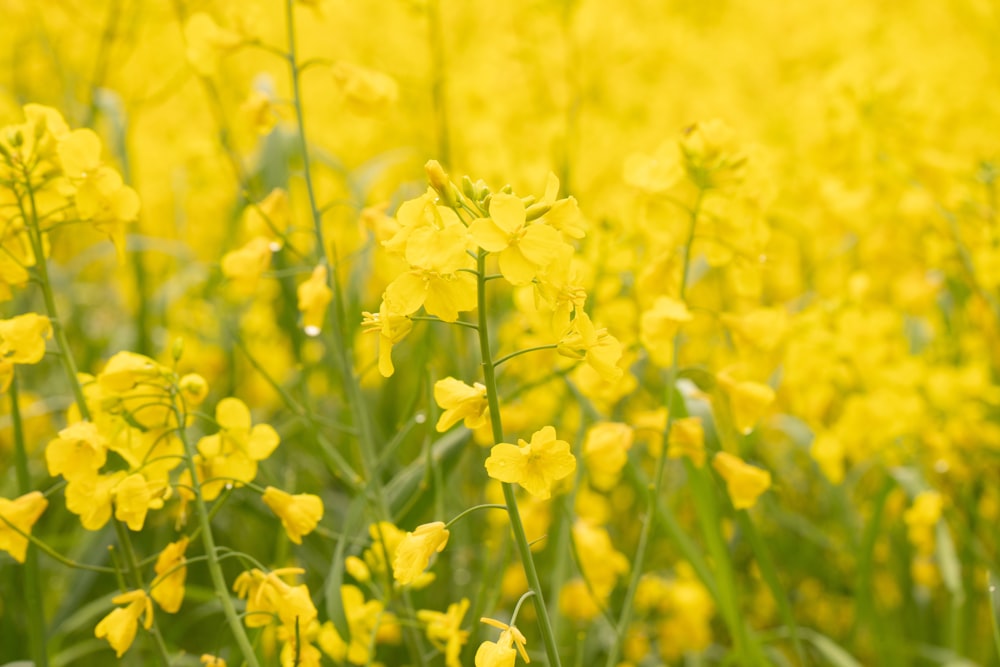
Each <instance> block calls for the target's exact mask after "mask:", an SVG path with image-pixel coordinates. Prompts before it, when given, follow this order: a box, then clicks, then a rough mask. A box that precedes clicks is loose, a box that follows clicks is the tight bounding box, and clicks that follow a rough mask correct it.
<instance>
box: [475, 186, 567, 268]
mask: <svg viewBox="0 0 1000 667" xmlns="http://www.w3.org/2000/svg"><path fill="white" fill-rule="evenodd" d="M469 235H470V236H471V237H472V238H473V239H474V240H475V241H476V243H477V244H478V245H479V247H480V248H482V249H483V250H486V251H487V252H495V253H499V261H500V273H502V274H503V277H504V278H506V279H507V280H508V281H509V282H510V283H511V284H513V285H527V284H529V283H530V282H531V281H532V280H533V279H534V277H535V276H536V275H537V274H538V272H539V271H541V270H542V269H543V268H545V267H546V266H548V264H549V263H550V262H552V260H554V259H555V258H556V257H557V256H558V254H559V249H560V247H561V246H562V245H563V244H564V241H563V240H562V237H561V236H560V235H559V232H558V231H557V230H556V229H555V228H553V227H549V226H548V225H546V224H542V223H537V222H536V223H529V222H528V221H527V214H526V213H525V208H524V202H523V201H521V199H520V198H519V197H516V196H514V195H510V194H505V193H502V192H500V193H497V194H495V195H493V198H492V199H491V200H490V217H489V218H479V219H478V220H474V221H472V223H471V224H470V225H469Z"/></svg>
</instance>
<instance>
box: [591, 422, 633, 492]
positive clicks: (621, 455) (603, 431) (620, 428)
mask: <svg viewBox="0 0 1000 667" xmlns="http://www.w3.org/2000/svg"><path fill="white" fill-rule="evenodd" d="M633 438H634V434H633V432H632V429H631V428H630V427H629V426H628V425H627V424H622V423H619V422H603V423H600V424H595V425H594V426H591V427H590V429H588V431H587V437H586V439H584V441H583V460H584V462H585V463H586V464H587V470H588V471H589V473H590V484H591V486H593V487H594V488H595V489H599V490H601V491H607V490H609V489H611V488H612V487H613V486H614V485H615V484H617V483H618V478H619V476H620V475H621V471H622V468H624V467H625V463H626V462H627V461H628V451H629V449H631V448H632V440H633Z"/></svg>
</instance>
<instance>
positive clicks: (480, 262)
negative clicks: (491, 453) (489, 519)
mask: <svg viewBox="0 0 1000 667" xmlns="http://www.w3.org/2000/svg"><path fill="white" fill-rule="evenodd" d="M477 269H478V276H477V278H476V283H477V285H476V287H477V293H476V294H477V297H476V298H477V310H478V311H479V351H480V355H481V357H482V365H483V384H485V385H486V400H487V403H488V404H489V409H490V425H491V426H492V428H493V442H494V443H495V444H499V443H501V442H503V441H504V435H503V424H502V423H501V421H500V397H499V395H498V393H497V380H496V370H495V364H494V363H493V354H492V352H491V351H490V330H489V317H488V316H487V312H486V280H484V278H485V276H486V252H485V251H480V253H479V256H478V258H477ZM501 485H502V486H503V498H504V502H505V503H506V504H507V514H508V516H509V517H510V526H511V529H512V530H513V532H514V543H515V544H516V545H517V551H518V554H519V555H520V557H521V565H522V566H523V567H524V574H525V576H526V577H527V579H528V587H529V588H530V589H531V590H532V591H534V593H535V604H536V607H537V610H538V614H537V616H538V629H539V631H540V632H541V635H542V642H543V643H544V644H545V654H546V655H547V656H548V658H549V665H550V667H561V664H562V663H561V662H560V661H559V651H558V650H557V648H556V639H555V633H554V632H553V630H552V621H551V620H550V619H549V613H548V610H547V609H546V607H545V597H544V595H543V593H542V584H541V581H540V580H539V578H538V571H537V570H536V569H535V561H534V559H533V558H532V556H531V547H530V546H529V544H528V537H527V535H526V534H525V532H524V523H523V522H522V521H521V513H520V512H519V511H518V509H517V498H516V497H515V496H514V486H513V485H512V484H508V483H506V482H501Z"/></svg>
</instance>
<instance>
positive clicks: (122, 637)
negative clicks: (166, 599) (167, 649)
mask: <svg viewBox="0 0 1000 667" xmlns="http://www.w3.org/2000/svg"><path fill="white" fill-rule="evenodd" d="M111 601H112V602H113V603H114V604H123V605H127V606H125V607H117V608H116V609H114V610H113V611H112V612H111V613H110V614H108V615H107V616H105V617H104V618H102V619H101V621H100V622H99V623H98V624H97V627H96V628H94V636H95V637H97V638H98V639H107V640H108V643H109V644H111V648H113V649H114V650H115V655H116V656H117V657H119V658H120V657H122V655H124V654H125V651H127V650H128V649H129V647H131V646H132V642H133V641H134V640H135V633H136V630H138V629H139V618H140V617H142V626H143V627H144V628H146V629H147V630H149V629H150V628H151V627H153V602H152V600H150V599H149V596H147V595H146V591H143V590H135V591H128V592H127V593H122V594H121V595H116V596H115V597H113V598H111Z"/></svg>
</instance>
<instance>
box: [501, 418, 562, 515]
mask: <svg viewBox="0 0 1000 667" xmlns="http://www.w3.org/2000/svg"><path fill="white" fill-rule="evenodd" d="M517 443H518V444H517V445H511V444H508V443H505V442H504V443H500V444H498V445H495V446H494V447H493V449H492V450H490V456H489V458H488V459H486V472H487V473H488V474H489V476H490V477H492V478H493V479H498V480H500V481H501V482H507V483H508V484H520V485H521V487H523V488H524V490H525V491H527V492H528V493H530V494H531V495H533V496H535V497H536V498H541V499H543V500H544V499H546V498H549V497H550V496H551V495H552V485H553V484H554V483H555V482H558V481H559V480H561V479H563V478H565V477H568V476H569V475H570V474H571V473H572V472H573V471H574V470H576V458H575V457H574V456H573V454H572V453H570V448H569V443H568V442H566V441H565V440H556V430H555V428H553V427H552V426H545V427H543V428H542V429H541V430H539V431H535V433H534V434H533V435H532V436H531V442H530V443H529V442H525V441H524V440H520V439H519V440H518V441H517Z"/></svg>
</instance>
